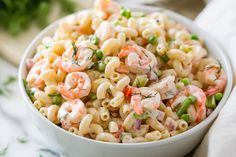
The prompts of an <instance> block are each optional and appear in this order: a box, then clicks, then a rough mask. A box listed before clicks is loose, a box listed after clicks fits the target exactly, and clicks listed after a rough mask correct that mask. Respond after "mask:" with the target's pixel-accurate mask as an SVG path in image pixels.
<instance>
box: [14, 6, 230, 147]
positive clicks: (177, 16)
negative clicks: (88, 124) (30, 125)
mask: <svg viewBox="0 0 236 157" xmlns="http://www.w3.org/2000/svg"><path fill="white" fill-rule="evenodd" d="M126 6H127V7H129V8H131V10H139V11H144V12H147V13H151V12H164V13H165V14H167V15H168V17H170V18H171V19H173V20H174V21H177V22H179V23H182V24H183V25H185V26H186V25H188V26H186V27H187V28H188V29H189V30H191V32H197V33H196V34H197V35H199V34H201V38H204V42H205V43H206V41H207V43H208V44H209V45H211V47H214V50H215V51H217V53H216V54H218V55H220V57H221V61H222V62H224V64H225V67H224V70H225V73H226V75H227V85H226V88H225V91H224V96H223V98H222V100H221V102H220V103H219V104H218V106H217V107H216V108H215V110H214V111H213V112H212V113H211V114H210V116H208V117H207V118H206V119H205V120H203V121H202V122H201V123H199V124H197V125H196V126H194V127H193V128H191V129H189V130H187V131H185V132H183V133H181V134H178V135H175V136H172V137H170V138H166V139H162V140H158V141H152V142H142V143H111V142H103V141H97V140H94V139H90V138H86V137H82V136H78V135H74V134H72V133H70V132H68V131H66V130H64V129H63V128H61V127H59V126H57V125H55V124H54V123H52V122H51V121H49V120H48V119H47V118H45V117H44V116H43V115H42V114H41V113H40V112H39V111H38V110H37V109H36V108H35V107H34V105H33V103H32V102H31V100H30V98H29V97H28V95H27V93H26V91H25V88H24V85H23V81H22V80H23V79H24V78H25V76H24V72H25V64H26V59H27V58H28V56H29V54H31V55H32V50H34V49H35V48H36V46H37V45H38V44H37V43H38V42H39V41H41V40H42V38H43V37H45V35H46V34H48V33H49V32H54V28H56V27H57V26H58V24H59V22H60V21H61V20H62V19H64V18H65V17H67V16H65V17H62V18H61V19H59V20H57V21H55V22H53V23H51V24H50V25H49V26H47V27H46V28H45V29H43V30H42V31H41V32H40V33H39V34H38V35H37V36H36V37H35V38H34V39H33V40H32V42H31V43H30V44H29V46H28V47H27V49H26V50H25V52H24V54H23V56H22V58H21V62H20V66H19V72H18V83H19V87H20V93H21V95H22V96H23V98H24V100H25V102H26V103H27V106H28V108H29V109H30V110H31V111H30V112H32V113H33V114H35V115H37V117H38V118H40V119H41V120H42V121H44V122H45V123H47V125H48V126H50V127H52V128H53V129H56V130H57V131H59V132H60V133H63V134H65V136H71V137H74V138H75V140H82V142H91V143H93V144H103V145H106V146H108V147H109V146H110V147H113V146H114V147H129V148H133V147H135V148H139V147H149V146H158V145H164V144H168V143H173V142H178V141H179V140H181V139H183V138H186V137H188V136H190V135H193V134H196V133H197V132H198V131H200V130H201V128H203V127H204V126H207V125H209V124H210V123H211V122H213V120H214V119H215V118H216V117H217V115H218V114H219V112H220V110H221V109H222V108H223V106H224V105H225V103H226V100H227V98H228V97H229V95H230V93H231V90H232V87H233V73H232V67H231V63H230V60H229V58H228V56H227V55H226V54H225V53H224V50H223V49H222V48H221V47H220V46H219V44H218V43H217V42H216V41H214V38H213V37H211V36H210V35H209V34H208V33H206V32H205V31H204V30H202V29H201V28H200V27H199V26H197V25H196V24H195V23H193V21H191V20H190V19H188V18H187V17H184V16H182V15H180V14H178V13H175V12H173V11H170V10H167V9H163V8H159V7H152V6H143V5H126ZM80 11H82V10H80ZM80 11H79V12H80ZM76 13H78V12H75V13H73V14H76ZM73 14H70V15H73ZM70 15H68V16H70ZM193 30H194V31H193ZM203 35H204V36H203ZM212 41H214V42H212ZM216 43H217V44H216ZM215 51H214V52H210V53H215Z"/></svg>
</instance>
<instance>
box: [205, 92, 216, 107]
mask: <svg viewBox="0 0 236 157" xmlns="http://www.w3.org/2000/svg"><path fill="white" fill-rule="evenodd" d="M206 107H207V108H209V109H214V108H216V100H215V96H214V95H213V96H210V97H208V98H207V101H206Z"/></svg>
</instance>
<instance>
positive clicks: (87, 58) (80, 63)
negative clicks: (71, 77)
mask: <svg viewBox="0 0 236 157" xmlns="http://www.w3.org/2000/svg"><path fill="white" fill-rule="evenodd" d="M92 55H93V51H92V50H91V49H89V48H85V47H80V46H75V45H71V47H69V49H68V50H67V51H66V52H64V53H63V55H62V57H59V58H58V59H57V60H56V64H57V66H58V68H59V69H60V70H62V71H64V72H78V71H82V70H84V69H86V68H87V67H89V66H91V64H92V61H91V56H92Z"/></svg>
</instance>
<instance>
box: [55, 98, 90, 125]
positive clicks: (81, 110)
mask: <svg viewBox="0 0 236 157" xmlns="http://www.w3.org/2000/svg"><path fill="white" fill-rule="evenodd" d="M86 113H87V109H86V107H85V106H84V103H83V102H82V101H81V100H80V99H75V100H70V101H67V102H64V103H63V104H62V105H61V107H60V109H59V111H58V119H59V120H60V122H61V123H62V126H63V128H64V129H69V127H71V126H72V125H76V124H77V123H79V122H81V120H82V118H83V117H84V116H85V115H86Z"/></svg>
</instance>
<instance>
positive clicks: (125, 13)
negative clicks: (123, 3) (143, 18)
mask: <svg viewBox="0 0 236 157" xmlns="http://www.w3.org/2000/svg"><path fill="white" fill-rule="evenodd" d="M120 14H121V15H122V16H124V17H126V18H130V17H131V11H130V9H127V8H121V10H120Z"/></svg>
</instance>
